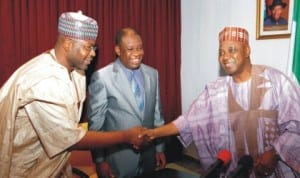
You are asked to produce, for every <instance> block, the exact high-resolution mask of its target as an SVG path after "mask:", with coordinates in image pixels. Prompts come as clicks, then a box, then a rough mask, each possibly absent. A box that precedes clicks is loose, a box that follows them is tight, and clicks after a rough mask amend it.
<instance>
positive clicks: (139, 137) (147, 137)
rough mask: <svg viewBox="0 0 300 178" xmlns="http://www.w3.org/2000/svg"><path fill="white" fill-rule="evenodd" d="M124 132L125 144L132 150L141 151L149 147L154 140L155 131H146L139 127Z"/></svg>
mask: <svg viewBox="0 0 300 178" xmlns="http://www.w3.org/2000/svg"><path fill="white" fill-rule="evenodd" d="M125 132H126V137H127V142H128V143H129V144H131V145H132V146H133V148H134V149H137V150H138V149H141V148H143V147H145V146H147V145H149V144H150V143H151V142H152V140H154V139H155V129H147V128H144V127H141V126H137V127H133V128H131V129H128V130H127V131H125Z"/></svg>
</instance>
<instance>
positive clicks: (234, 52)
mask: <svg viewBox="0 0 300 178" xmlns="http://www.w3.org/2000/svg"><path fill="white" fill-rule="evenodd" d="M249 56H250V47H249V45H248V44H247V43H241V42H237V41H230V40H226V41H223V42H220V46H219V62H220V64H221V66H222V68H223V69H224V70H225V72H226V73H227V74H228V75H231V76H232V77H233V78H234V80H235V82H243V81H246V80H248V79H249V77H250V74H251V62H250V57H249Z"/></svg>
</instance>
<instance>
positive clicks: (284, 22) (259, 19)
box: [256, 0, 294, 39]
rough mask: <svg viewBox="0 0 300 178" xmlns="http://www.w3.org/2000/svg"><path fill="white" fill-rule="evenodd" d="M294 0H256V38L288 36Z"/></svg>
mask: <svg viewBox="0 0 300 178" xmlns="http://www.w3.org/2000/svg"><path fill="white" fill-rule="evenodd" d="M293 7H294V0H257V12H256V39H276V38H289V37H290V35H291V29H292V21H293Z"/></svg>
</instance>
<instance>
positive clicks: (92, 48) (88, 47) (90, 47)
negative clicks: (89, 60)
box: [83, 44, 98, 52]
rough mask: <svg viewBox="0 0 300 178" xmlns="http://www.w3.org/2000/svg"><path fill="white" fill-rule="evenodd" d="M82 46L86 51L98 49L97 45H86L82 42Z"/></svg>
mask: <svg viewBox="0 0 300 178" xmlns="http://www.w3.org/2000/svg"><path fill="white" fill-rule="evenodd" d="M83 47H84V48H85V49H86V50H87V51H89V52H91V51H92V50H93V51H96V50H97V49H98V47H97V46H87V45H84V44H83Z"/></svg>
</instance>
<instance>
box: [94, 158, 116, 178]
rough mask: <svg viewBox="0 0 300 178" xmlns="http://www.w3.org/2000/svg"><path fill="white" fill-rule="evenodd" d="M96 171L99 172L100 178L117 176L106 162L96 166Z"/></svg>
mask: <svg viewBox="0 0 300 178" xmlns="http://www.w3.org/2000/svg"><path fill="white" fill-rule="evenodd" d="M96 170H97V174H98V177H101V178H114V177H115V175H114V174H113V173H112V171H111V168H110V166H109V164H108V163H107V162H105V161H103V162H101V163H99V164H96Z"/></svg>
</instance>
